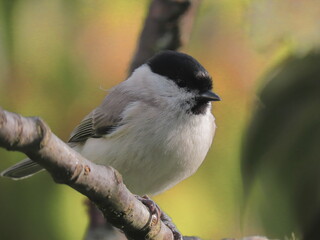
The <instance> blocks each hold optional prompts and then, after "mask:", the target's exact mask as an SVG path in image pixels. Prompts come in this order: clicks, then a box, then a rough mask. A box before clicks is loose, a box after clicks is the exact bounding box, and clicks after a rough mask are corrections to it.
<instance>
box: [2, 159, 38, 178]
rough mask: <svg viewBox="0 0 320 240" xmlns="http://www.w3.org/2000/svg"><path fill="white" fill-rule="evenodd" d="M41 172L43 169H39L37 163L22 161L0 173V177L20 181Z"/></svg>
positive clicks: (27, 160) (28, 160)
mask: <svg viewBox="0 0 320 240" xmlns="http://www.w3.org/2000/svg"><path fill="white" fill-rule="evenodd" d="M41 170H43V167H41V166H40V165H39V164H38V163H36V162H34V161H32V160H30V159H24V160H22V161H21V162H19V163H17V164H15V165H13V166H11V167H9V168H8V169H6V170H4V171H3V172H1V173H0V176H2V177H9V178H12V179H14V180H20V179H24V178H27V177H30V176H32V175H33V174H35V173H37V172H39V171H41Z"/></svg>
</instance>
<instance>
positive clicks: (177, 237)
mask: <svg viewBox="0 0 320 240" xmlns="http://www.w3.org/2000/svg"><path fill="white" fill-rule="evenodd" d="M136 197H137V199H138V200H139V201H141V202H142V203H143V204H144V205H145V206H146V207H147V208H148V209H149V211H150V213H151V214H152V215H155V217H156V220H155V224H157V223H158V221H159V219H161V220H162V222H163V223H164V224H165V225H166V226H167V227H168V228H169V229H170V230H171V231H172V234H173V237H174V240H182V239H183V238H182V235H181V233H180V232H179V230H178V229H177V227H176V225H174V224H173V222H172V220H171V218H170V217H169V216H168V215H167V214H166V213H164V212H163V211H162V210H161V209H160V207H159V206H158V205H157V204H156V203H155V202H154V201H153V200H152V199H151V198H149V197H148V196H147V195H144V196H143V197H140V196H136Z"/></svg>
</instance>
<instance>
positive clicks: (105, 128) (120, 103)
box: [68, 85, 139, 146]
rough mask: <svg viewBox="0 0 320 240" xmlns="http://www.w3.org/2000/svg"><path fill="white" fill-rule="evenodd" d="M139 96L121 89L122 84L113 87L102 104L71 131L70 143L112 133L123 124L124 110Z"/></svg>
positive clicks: (81, 141)
mask: <svg viewBox="0 0 320 240" xmlns="http://www.w3.org/2000/svg"><path fill="white" fill-rule="evenodd" d="M138 100H139V98H138V97H135V96H131V95H130V94H128V93H127V92H125V91H122V90H121V87H120V85H118V86H117V88H115V89H113V91H111V92H110V93H109V95H108V96H107V97H106V98H105V99H104V101H103V102H102V104H101V105H100V106H99V107H97V108H96V109H94V110H93V111H92V112H91V113H90V114H88V115H87V116H86V117H85V118H84V119H83V120H82V121H81V123H80V124H79V125H78V126H77V127H76V128H75V129H74V130H73V132H72V133H71V136H70V139H69V140H68V143H69V144H70V145H71V146H72V145H74V144H77V143H83V142H85V141H86V140H87V139H88V138H100V137H102V136H104V135H107V134H109V133H112V132H113V131H115V130H116V129H117V127H119V126H121V125H122V123H121V120H122V112H123V111H124V110H125V108H126V107H127V106H128V105H129V104H130V103H132V102H135V101H138Z"/></svg>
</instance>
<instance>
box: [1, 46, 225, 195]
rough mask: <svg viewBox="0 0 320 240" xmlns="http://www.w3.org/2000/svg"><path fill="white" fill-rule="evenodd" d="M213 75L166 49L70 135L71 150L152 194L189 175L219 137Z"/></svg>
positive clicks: (13, 172)
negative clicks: (212, 103) (109, 168)
mask: <svg viewBox="0 0 320 240" xmlns="http://www.w3.org/2000/svg"><path fill="white" fill-rule="evenodd" d="M211 89H212V80H211V77H210V75H209V73H208V72H207V71H206V70H205V69H204V67H203V66H202V65H201V64H200V63H199V62H198V61H197V60H195V59H194V58H193V57H191V56H189V55H187V54H184V53H179V52H174V51H163V52H160V53H158V54H157V55H155V56H154V57H152V58H151V59H149V60H148V61H147V63H145V64H143V65H142V66H140V67H138V68H137V69H136V70H135V71H134V72H133V73H132V74H131V76H130V77H129V78H128V79H127V80H125V81H124V82H121V83H120V84H118V85H117V86H115V87H114V88H112V89H111V90H110V92H109V94H108V95H107V96H106V98H105V99H104V100H103V102H102V104H101V105H100V106H98V107H97V108H96V109H94V110H93V111H92V112H91V113H89V114H88V115H87V116H86V117H85V118H84V119H83V120H82V122H81V123H80V124H79V125H78V126H77V127H76V128H75V130H74V131H73V132H72V134H71V137H70V139H69V141H68V144H69V146H70V147H71V148H73V149H74V150H76V151H77V152H79V153H80V154H81V155H83V156H84V157H85V158H87V159H89V160H91V161H93V162H95V163H97V164H102V165H110V166H112V167H114V168H115V169H117V170H118V171H119V172H120V173H121V175H122V176H123V179H124V183H125V184H126V186H127V187H128V188H129V189H130V190H131V192H133V193H135V194H138V195H144V194H148V195H155V194H158V193H161V192H163V191H165V190H167V189H168V188H171V187H172V186H174V185H176V184H177V183H179V182H180V181H182V180H184V179H185V178H187V177H189V176H190V175H192V174H193V173H194V172H195V171H196V170H197V169H198V168H199V166H200V165H201V163H202V162H203V160H204V159H205V157H206V155H207V153H208V150H209V148H210V146H211V143H212V140H213V136H214V133H215V128H216V125H215V119H214V116H213V115H212V114H211V101H219V100H220V98H219V97H218V95H216V94H215V93H213V92H212V91H211ZM41 169H42V167H41V166H40V165H38V164H37V163H35V162H33V161H32V160H30V159H26V160H23V161H22V162H20V163H18V164H16V165H14V166H12V167H10V168H8V169H7V170H5V171H4V172H2V173H1V175H2V176H5V177H10V178H13V179H22V178H25V177H28V176H31V175H33V174H34V173H36V172H38V171H40V170H41Z"/></svg>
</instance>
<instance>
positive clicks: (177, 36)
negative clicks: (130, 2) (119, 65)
mask: <svg viewBox="0 0 320 240" xmlns="http://www.w3.org/2000/svg"><path fill="white" fill-rule="evenodd" d="M200 2H201V0H153V1H152V2H151V4H150V7H149V11H148V15H147V17H146V20H145V23H144V28H143V30H142V32H141V36H140V39H139V43H138V46H137V50H136V53H135V56H134V57H133V60H132V63H131V65H130V68H129V73H131V72H132V71H133V70H134V69H136V68H137V67H139V66H140V65H141V64H143V63H145V62H146V60H147V59H149V58H150V57H152V56H153V55H154V54H155V53H156V52H159V51H161V50H177V49H178V48H180V47H181V46H183V45H185V44H186V42H187V41H188V39H189V37H190V33H191V29H192V25H193V21H194V17H195V15H196V10H197V9H198V6H199V5H200Z"/></svg>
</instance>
